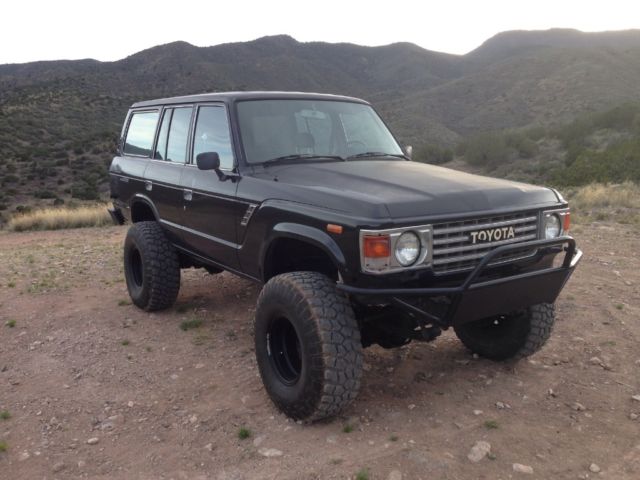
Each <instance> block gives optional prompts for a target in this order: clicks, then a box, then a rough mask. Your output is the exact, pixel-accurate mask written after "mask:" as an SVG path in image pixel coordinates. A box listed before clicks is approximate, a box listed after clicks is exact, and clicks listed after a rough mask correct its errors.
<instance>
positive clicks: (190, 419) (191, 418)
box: [189, 414, 198, 425]
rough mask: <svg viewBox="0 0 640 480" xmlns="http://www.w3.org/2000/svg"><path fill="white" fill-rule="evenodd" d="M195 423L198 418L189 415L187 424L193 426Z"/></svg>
mask: <svg viewBox="0 0 640 480" xmlns="http://www.w3.org/2000/svg"><path fill="white" fill-rule="evenodd" d="M197 421H198V416H197V415H195V414H194V415H191V416H190V417H189V423H190V424H192V425H193V424H194V423H196V422H197Z"/></svg>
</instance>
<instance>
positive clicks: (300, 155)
mask: <svg viewBox="0 0 640 480" xmlns="http://www.w3.org/2000/svg"><path fill="white" fill-rule="evenodd" d="M298 160H340V161H341V162H344V160H345V159H344V158H342V157H340V156H339V155H312V154H310V153H298V154H295V155H283V156H282V157H276V158H272V159H270V160H265V161H264V162H262V165H263V166H265V167H266V166H268V165H276V164H278V163H288V162H296V161H298Z"/></svg>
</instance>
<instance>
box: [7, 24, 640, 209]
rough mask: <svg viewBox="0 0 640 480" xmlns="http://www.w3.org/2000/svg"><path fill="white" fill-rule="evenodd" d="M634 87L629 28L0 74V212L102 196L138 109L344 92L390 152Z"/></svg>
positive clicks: (235, 51)
mask: <svg viewBox="0 0 640 480" xmlns="http://www.w3.org/2000/svg"><path fill="white" fill-rule="evenodd" d="M638 78H640V32H639V31H627V32H604V33H589V34H586V33H581V32H577V31H573V30H550V31H544V32H506V33H503V34H499V35H497V36H495V37H494V38H492V39H490V40H488V41H487V42H485V43H484V44H483V45H482V46H480V47H479V48H478V49H476V50H474V51H473V52H470V53H469V54H467V55H464V56H456V55H448V54H443V53H438V52H432V51H429V50H425V49H422V48H420V47H418V46H416V45H413V44H408V43H396V44H392V45H387V46H383V47H363V46H358V45H353V44H329V43H322V42H311V43H301V42H297V41H296V40H294V39H293V38H291V37H288V36H273V37H265V38H261V39H258V40H254V41H251V42H245V43H230V44H223V45H217V46H213V47H206V48H200V47H195V46H193V45H190V44H188V43H185V42H175V43H171V44H167V45H162V46H158V47H154V48H151V49H148V50H145V51H142V52H139V53H137V54H135V55H132V56H130V57H127V58H125V59H123V60H120V61H116V62H98V61H95V60H78V61H56V62H34V63H28V64H9V65H0V159H1V160H0V186H1V187H2V190H1V191H0V209H2V208H4V209H5V210H7V211H14V210H15V209H16V208H20V207H19V206H20V205H24V206H28V205H30V204H33V203H34V202H36V203H37V202H40V203H46V204H51V203H53V202H54V201H56V202H57V203H60V202H62V201H68V200H69V199H70V198H76V199H93V198H96V197H97V196H104V194H105V191H106V183H105V178H106V168H107V165H108V163H109V161H110V159H111V156H112V154H113V148H114V142H115V139H116V138H117V135H118V132H119V129H120V126H121V122H122V120H123V117H124V115H125V113H126V109H127V107H128V105H130V104H131V103H132V102H134V101H136V100H140V99H145V98H153V97H160V96H172V95H181V94H189V93H196V92H203V91H221V90H252V89H278V90H302V91H319V92H326V93H341V94H348V95H355V96H360V97H364V98H366V99H368V100H370V101H371V102H373V103H374V105H375V106H376V107H377V108H378V109H379V110H380V111H381V113H382V114H383V115H384V117H385V119H386V120H387V121H388V123H389V124H390V125H391V127H392V128H393V129H394V130H395V132H396V133H397V134H398V136H399V138H400V140H401V141H402V142H403V143H410V144H413V145H421V144H425V143H431V144H436V145H441V146H454V145H455V144H457V143H458V142H459V141H460V140H461V139H462V138H464V137H466V136H468V135H470V134H473V133H475V132H478V131H486V130H494V129H501V128H507V127H509V128H513V127H524V126H527V125H534V124H544V125H557V124H558V123H562V122H566V121H569V120H571V119H573V118H574V117H575V116H577V115H580V114H583V113H585V112H593V111H598V110H602V109H606V108H610V107H612V106H615V105H618V104H621V103H623V102H628V101H637V100H639V99H640V90H639V89H638V88H637V79H638ZM34 199H35V200H34ZM22 208H24V207H22Z"/></svg>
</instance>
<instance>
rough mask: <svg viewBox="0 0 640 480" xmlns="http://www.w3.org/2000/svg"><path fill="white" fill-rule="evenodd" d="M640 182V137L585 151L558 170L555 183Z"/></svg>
mask: <svg viewBox="0 0 640 480" xmlns="http://www.w3.org/2000/svg"><path fill="white" fill-rule="evenodd" d="M624 181H632V182H636V183H638V182H640V140H639V139H634V140H629V141H626V142H622V143H619V144H617V145H614V146H612V147H610V148H608V149H606V150H604V151H592V150H584V151H583V152H581V153H580V154H578V155H577V157H576V158H575V160H574V161H573V162H571V164H570V165H568V166H566V167H565V168H563V169H561V170H560V171H558V172H557V173H556V178H555V182H556V183H558V184H564V185H586V184H588V183H591V182H600V183H622V182H624Z"/></svg>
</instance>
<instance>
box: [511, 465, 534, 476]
mask: <svg viewBox="0 0 640 480" xmlns="http://www.w3.org/2000/svg"><path fill="white" fill-rule="evenodd" d="M513 471H514V472H518V473H527V474H529V475H532V474H533V467H530V466H529V465H522V464H521V463H514V464H513Z"/></svg>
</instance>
